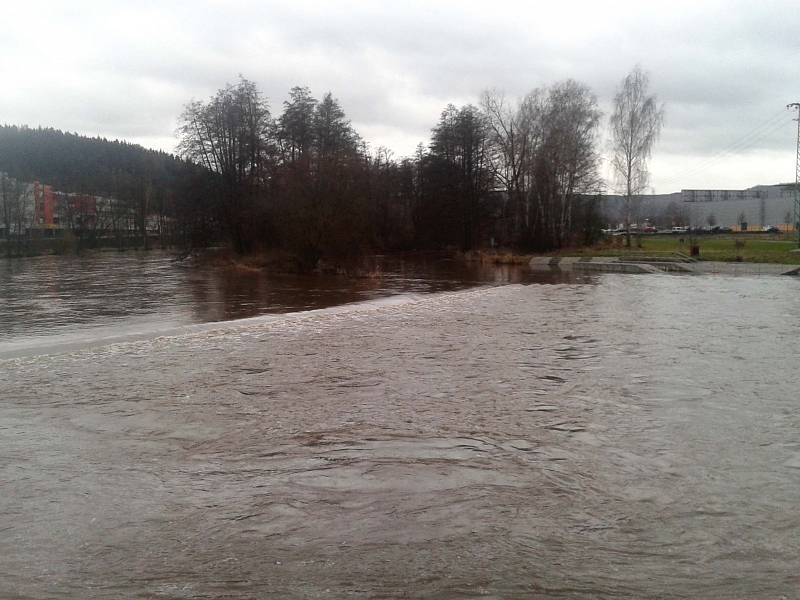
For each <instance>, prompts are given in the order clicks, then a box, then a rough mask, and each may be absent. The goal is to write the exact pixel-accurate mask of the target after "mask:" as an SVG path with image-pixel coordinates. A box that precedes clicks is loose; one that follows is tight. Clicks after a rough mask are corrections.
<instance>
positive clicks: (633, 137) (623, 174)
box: [611, 65, 664, 247]
mask: <svg viewBox="0 0 800 600" xmlns="http://www.w3.org/2000/svg"><path fill="white" fill-rule="evenodd" d="M649 87H650V78H649V77H648V75H647V73H645V72H644V71H642V68H641V67H640V66H639V65H637V66H636V67H634V68H633V70H632V71H631V72H630V73H629V74H628V75H627V76H626V77H625V79H623V80H622V83H621V84H620V87H619V89H618V90H617V93H616V95H615V96H614V112H613V113H612V115H611V143H612V150H613V156H612V161H611V164H612V166H613V168H614V174H615V176H616V179H617V182H618V183H619V185H620V191H621V192H622V193H623V194H624V196H625V229H626V230H627V234H626V236H625V237H626V244H627V246H629V247H630V245H631V233H630V230H631V212H632V209H633V203H634V200H635V198H637V197H638V196H639V195H640V194H641V193H642V192H643V191H644V190H645V189H646V188H647V184H648V179H649V172H648V169H647V160H648V159H649V158H650V154H651V152H652V150H653V145H654V144H655V142H656V140H657V139H658V136H659V134H660V133H661V126H662V124H663V122H664V108H663V106H662V105H659V104H658V100H657V98H656V96H654V95H651V94H650V93H649Z"/></svg>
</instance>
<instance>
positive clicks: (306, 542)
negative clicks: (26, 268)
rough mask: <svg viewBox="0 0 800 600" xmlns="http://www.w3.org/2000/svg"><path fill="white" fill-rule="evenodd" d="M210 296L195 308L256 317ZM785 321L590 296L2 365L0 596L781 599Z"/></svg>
mask: <svg viewBox="0 0 800 600" xmlns="http://www.w3.org/2000/svg"><path fill="white" fill-rule="evenodd" d="M192 276H193V277H196V276H197V275H196V274H192ZM398 278H402V279H405V280H406V281H408V280H410V279H412V276H410V275H409V273H404V274H399V275H398ZM203 281H206V280H203ZM438 281H441V279H439V280H438ZM461 281H463V279H462V280H461ZM251 282H252V280H251ZM252 285H255V288H254V289H259V290H263V291H262V292H259V293H267V292H266V290H269V289H270V287H269V285H267V286H266V287H264V288H262V287H261V286H262V285H263V284H262V283H257V284H252ZM363 285H364V286H365V287H364V288H363V289H362V290H361V291H359V292H357V293H355V294H356V295H360V297H362V298H363V297H364V295H370V294H374V293H376V292H375V291H374V289H371V288H370V287H369V286H370V285H374V284H373V283H371V282H363ZM420 285H422V284H420ZM444 285H445V287H447V285H449V284H444ZM463 285H464V284H463V283H462V284H458V285H454V287H461V286H463ZM156 287H158V286H156ZM220 287H225V286H219V285H216V284H215V285H208V286H205V285H200V286H197V285H195V286H193V287H192V289H193V290H201V292H199V293H201V294H204V295H201V296H200V299H193V300H192V302H191V304H192V305H194V306H198V305H200V306H206V307H207V306H220V307H222V306H225V305H227V306H239V305H240V304H241V301H240V300H236V298H239V299H242V298H246V297H253V296H252V295H250V296H248V294H252V293H253V290H252V289H250V290H241V289H240V290H239V291H238V292H235V293H233V292H232V293H231V294H230V295H229V296H227V299H226V296H224V295H222V294H221V293H218V292H216V291H215V292H214V293H212V291H213V290H219V289H220ZM286 287H291V285H289V284H288V282H287V285H286ZM334 287H335V286H334ZM308 288H309V286H306V288H304V289H308ZM313 289H318V290H324V289H325V284H324V283H322V280H320V282H318V283H315V284H314V286H313ZM799 292H800V285H798V282H797V281H796V280H793V279H789V278H762V279H748V278H738V279H734V278H725V277H719V278H715V279H711V278H703V277H691V278H675V277H671V276H667V275H664V276H629V275H605V276H601V277H598V278H596V279H594V280H592V281H591V284H589V285H586V284H582V283H580V282H576V281H572V282H562V283H558V284H555V285H507V286H497V287H488V286H485V287H481V288H477V289H466V290H465V289H461V290H458V291H450V292H446V293H440V294H430V295H420V296H416V297H413V298H411V299H406V300H403V301H398V302H394V303H366V304H359V305H356V306H349V307H340V308H338V309H328V310H323V311H317V312H305V313H294V314H287V315H280V316H277V317H276V318H273V319H259V320H256V321H251V322H241V321H240V322H233V323H229V324H226V325H222V326H220V327H219V328H218V329H216V330H214V331H200V332H184V333H182V334H180V335H177V336H175V337H160V338H149V339H143V340H137V341H131V342H127V343H120V344H114V345H109V346H105V347H99V346H96V347H93V348H90V349H86V350H82V351H76V352H74V353H72V354H60V355H51V356H27V357H23V358H18V359H14V360H6V361H0V391H2V394H3V401H2V402H0V481H2V482H3V487H2V494H0V532H2V535H1V536H0V597H22V598H64V597H69V598H84V597H92V598H129V597H141V598H169V599H178V598H218V597H234V598H265V597H268V598H282V599H283V598H292V599H293V598H298V599H299V598H343V597H354V598H393V597H410V598H453V599H455V598H469V597H493V598H580V599H587V600H588V599H590V598H592V599H594V598H609V599H610V598H685V599H695V598H708V599H718V598H726V599H727V598H737V599H742V600H744V599H752V598H770V599H777V598H794V597H796V594H797V590H798V589H800V576H798V573H800V560H799V559H798V557H800V536H798V535H797V532H798V531H800V511H798V509H797V498H798V495H799V494H800V443H798V440H797V431H798V429H800V416H798V411H797V400H796V389H795V388H796V383H795V379H796V378H795V377H794V375H795V373H796V368H797V360H796V352H795V351H794V349H795V346H796V340H797V339H798V337H800V293H799ZM324 293H327V292H320V295H323V294H324ZM258 297H259V298H263V296H258ZM261 301H262V300H259V301H258V303H260V302H261ZM258 303H257V304H258ZM215 314H218V313H215ZM243 314H248V313H243Z"/></svg>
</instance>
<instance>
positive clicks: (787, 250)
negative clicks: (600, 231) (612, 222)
mask: <svg viewBox="0 0 800 600" xmlns="http://www.w3.org/2000/svg"><path fill="white" fill-rule="evenodd" d="M641 239H642V247H641V248H638V247H637V246H636V241H635V238H634V239H632V240H631V242H632V246H633V247H632V248H631V250H630V251H631V252H636V253H641V252H645V253H647V252H652V253H667V252H683V253H685V254H689V250H690V237H689V236H688V235H686V234H683V235H678V234H671V235H643V236H642V238H641ZM693 239H694V244H696V245H697V246H699V247H700V257H699V258H700V259H701V260H720V261H735V260H736V259H737V256H741V259H740V260H742V261H744V262H761V263H784V264H800V252H794V253H792V252H791V250H793V249H795V248H797V238H795V237H793V236H792V237H789V236H785V235H782V234H727V235H725V234H723V235H697V236H695V237H694V238H693ZM737 242H739V243H740V244H741V246H740V247H738V248H737ZM624 243H625V238H624V237H623V236H618V237H609V238H607V239H606V240H605V241H604V242H602V243H601V244H598V245H597V246H593V247H590V248H576V249H565V250H563V251H562V252H561V253H560V254H561V255H562V256H575V255H582V256H622V255H625V254H627V253H628V252H629V251H628V250H627V249H626V248H625V247H624Z"/></svg>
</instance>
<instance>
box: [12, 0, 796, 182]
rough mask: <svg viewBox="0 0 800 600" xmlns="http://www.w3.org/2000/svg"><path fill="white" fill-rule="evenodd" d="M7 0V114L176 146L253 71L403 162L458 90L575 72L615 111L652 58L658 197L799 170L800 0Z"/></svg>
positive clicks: (516, 90) (520, 88) (524, 85)
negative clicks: (204, 110)
mask: <svg viewBox="0 0 800 600" xmlns="http://www.w3.org/2000/svg"><path fill="white" fill-rule="evenodd" d="M3 4H4V7H3V10H2V19H3V26H2V35H0V122H4V123H9V124H28V125H31V126H36V125H43V126H52V127H56V128H59V129H64V130H69V131H76V132H78V133H81V134H86V135H100V136H104V137H107V138H120V139H125V140H129V141H133V142H136V143H140V144H142V145H144V146H147V147H152V148H160V149H163V150H167V151H173V150H174V148H175V144H176V140H175V137H174V131H175V127H176V120H177V117H178V115H179V114H180V112H181V108H182V106H183V104H185V103H186V102H187V101H189V100H191V99H193V98H197V99H205V98H207V97H208V96H210V95H211V94H213V93H214V92H215V91H216V90H217V89H218V88H219V87H222V86H223V85H224V84H225V83H226V82H233V81H235V80H236V78H237V75H238V74H239V73H241V74H242V75H244V76H245V77H247V78H248V79H252V80H254V81H255V82H256V83H257V84H258V86H259V88H260V89H261V90H262V91H263V92H264V94H265V95H266V96H267V97H268V98H269V101H270V105H271V108H272V110H273V113H275V114H277V113H280V110H281V104H282V102H283V101H284V100H285V99H286V96H287V92H288V90H289V88H291V87H292V86H294V85H307V86H309V87H310V88H311V89H312V91H313V92H314V94H315V95H316V96H317V97H321V96H322V95H323V93H324V92H326V91H329V90H330V91H331V92H333V94H334V96H336V97H337V98H339V100H340V102H341V104H342V106H343V108H344V109H345V111H346V113H347V115H348V117H349V118H350V119H351V120H352V121H353V124H354V126H355V128H356V129H357V131H358V132H359V133H360V134H361V135H362V137H363V138H364V139H365V140H367V141H368V142H369V143H370V145H371V146H373V147H375V146H379V145H385V146H388V147H389V148H391V149H392V150H393V151H394V153H395V155H396V156H398V157H399V156H404V155H409V154H411V153H412V152H413V149H414V147H415V146H416V145H417V143H419V142H423V143H427V142H428V139H429V134H430V129H431V127H432V126H433V125H434V124H435V123H436V121H437V119H438V117H439V114H440V112H441V110H442V108H444V106H445V105H446V104H447V103H448V102H453V103H455V104H464V103H468V102H472V103H477V102H478V100H479V97H480V94H481V92H482V91H483V90H484V89H487V88H497V89H500V90H504V91H505V93H506V95H508V96H512V97H513V96H520V95H523V94H525V93H526V92H528V91H529V90H531V89H533V88H535V87H538V86H542V85H547V84H550V83H553V82H556V81H559V80H562V79H567V78H572V79H577V80H579V81H582V82H584V83H586V84H588V85H589V86H590V87H591V88H592V89H593V90H594V92H595V93H596V94H597V96H598V100H599V102H600V105H601V107H602V108H603V110H604V111H605V113H606V117H607V116H608V113H609V112H610V108H611V105H610V103H611V99H612V98H613V95H614V91H615V89H616V87H617V86H618V85H619V82H620V80H621V79H622V78H623V77H624V76H625V74H626V73H627V72H628V71H630V69H631V68H632V67H633V66H634V65H635V64H637V63H638V64H641V65H642V67H643V68H644V69H645V70H646V71H648V72H649V73H650V77H651V89H652V92H653V93H655V94H656V95H657V96H658V98H659V99H660V100H661V101H663V103H664V105H665V109H666V122H665V126H664V130H663V133H662V136H661V139H660V140H659V142H658V144H657V146H656V147H655V150H654V153H653V158H652V160H651V183H652V186H653V188H654V189H655V191H656V192H658V193H662V192H670V191H676V190H679V189H681V188H740V187H748V186H751V185H755V184H759V183H776V182H779V181H780V182H785V181H790V180H793V179H794V160H795V152H794V151H795V135H796V125H795V124H794V123H793V122H792V113H791V112H790V111H788V110H787V109H786V108H785V107H786V104H787V103H789V102H796V101H800V33H798V32H800V6H798V2H797V0H786V1H774V2H770V1H769V0H761V1H760V2H755V1H742V2H734V1H724V2H723V1H720V2H705V1H700V0H694V1H693V2H683V1H680V0H678V1H676V0H672V1H670V2H663V3H661V2H649V1H641V2H602V3H601V2H597V1H595V2H571V1H566V0H558V1H553V2H547V3H545V2H534V1H531V2H520V3H514V2H504V1H501V0H494V1H492V2H486V1H484V2H475V3H471V2H465V1H460V2H452V3H451V2H435V1H434V0H428V1H422V2H416V1H414V0H404V1H403V2H397V1H394V2H379V1H377V0H372V1H371V2H367V1H365V2H345V1H341V0H337V1H336V2H333V1H330V2H328V1H318V2H310V1H309V2H303V1H297V0H293V1H291V2H290V1H288V0H287V1H284V2H268V1H252V2H250V1H241V2H236V1H222V0H218V1H201V0H193V1H186V2H169V1H166V0H162V1H159V2H147V1H143V0H137V1H118V0H104V1H97V2H88V1H87V2H81V1H71V2H61V1H52V2H37V1H31V0H25V1H19V2H12V1H10V0H9V1H8V2H4V3H3ZM601 4H602V6H600V5H601ZM605 126H606V121H604V129H605ZM604 172H606V173H607V174H610V173H609V172H608V169H607V168H604Z"/></svg>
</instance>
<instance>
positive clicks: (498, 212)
mask: <svg viewBox="0 0 800 600" xmlns="http://www.w3.org/2000/svg"><path fill="white" fill-rule="evenodd" d="M600 117H601V113H600V111H599V110H598V107H597V101H596V98H595V96H594V95H593V94H592V93H591V91H590V90H589V89H588V88H587V87H586V86H584V85H582V84H580V83H577V82H574V81H571V80H568V81H565V82H562V83H558V84H555V85H553V86H550V87H546V88H539V89H536V90H534V91H532V92H531V93H530V94H528V95H527V96H525V97H524V98H523V99H521V100H519V101H515V102H513V103H512V102H510V101H508V100H507V99H505V98H504V97H503V96H502V94H499V93H494V92H487V93H486V94H484V96H483V98H482V99H481V102H480V106H474V105H466V106H462V107H456V106H453V105H448V106H447V107H446V108H445V109H444V110H443V111H442V113H441V117H440V119H439V121H438V123H436V124H435V125H434V127H433V128H432V135H431V140H430V142H429V143H428V145H427V146H423V145H422V144H420V145H419V146H418V148H417V151H416V153H415V154H414V156H412V157H406V158H400V159H397V158H395V157H394V156H393V155H392V153H391V151H389V150H388V149H386V148H374V149H373V148H370V147H369V146H368V145H367V144H366V143H365V142H364V141H363V140H362V138H361V137H360V136H359V135H358V133H357V132H356V131H355V130H354V128H353V126H352V125H351V123H350V121H349V120H348V119H347V117H346V115H345V113H344V110H343V109H342V107H341V106H340V104H339V102H338V101H337V100H336V99H335V98H334V97H333V96H332V95H331V94H330V93H327V94H325V95H324V96H323V97H322V99H317V98H315V97H314V96H313V95H312V93H311V91H310V90H309V89H308V88H305V87H295V88H292V90H291V91H290V92H289V98H288V100H286V101H285V102H284V103H283V106H282V111H281V113H280V114H279V115H275V116H274V115H273V114H272V112H271V110H270V107H269V105H268V103H267V101H266V99H265V98H264V97H263V95H262V94H261V93H260V92H259V90H258V89H257V87H256V85H255V84H254V83H253V82H251V81H248V80H246V79H243V78H241V79H240V80H239V81H238V82H237V83H236V84H233V85H227V86H226V87H224V88H223V89H220V90H219V91H218V92H217V93H216V94H215V95H214V96H213V97H211V98H210V99H208V100H207V101H194V102H190V103H189V104H187V105H186V106H185V109H184V111H183V113H182V115H181V116H180V121H179V123H180V125H179V140H178V144H177V154H178V156H173V155H171V154H167V153H164V152H159V151H153V150H147V149H145V148H142V147H141V146H138V145H133V144H128V143H125V142H119V141H108V140H105V139H100V138H87V137H83V136H80V135H77V134H71V133H64V132H61V131H59V130H55V129H49V128H48V129H42V128H37V129H33V128H27V127H16V126H0V171H2V172H5V173H6V174H7V175H8V176H10V177H13V178H16V179H17V180H20V181H27V182H30V181H33V180H39V181H41V182H44V183H47V184H49V185H52V186H54V187H55V188H57V189H59V190H63V191H68V192H79V193H88V194H93V195H101V196H108V197H114V198H117V199H119V200H120V201H123V202H126V203H129V205H130V206H131V209H132V210H134V211H136V212H138V213H141V214H142V215H143V216H144V215H145V214H157V215H159V217H161V218H162V219H167V220H169V221H170V222H171V223H172V224H173V226H172V228H171V230H172V231H173V234H174V236H175V238H176V239H175V240H174V241H175V242H176V243H180V244H182V245H184V246H187V247H200V246H205V245H209V244H219V243H227V244H229V245H230V246H231V247H232V248H233V249H234V250H236V251H237V252H241V253H248V252H254V251H260V250H265V249H270V248H280V249H285V250H288V251H290V252H292V253H294V254H295V255H296V256H297V257H299V258H300V259H301V260H302V261H303V262H304V263H305V264H308V265H311V264H314V263H315V262H316V261H317V260H318V259H320V258H322V257H330V258H336V257H345V256H354V255H359V254H364V253H368V252H376V251H394V250H410V249H442V248H453V249H455V248H458V249H462V250H471V249H475V248H478V247H484V246H489V245H502V246H505V247H515V248H519V249H537V250H543V249H552V248H558V247H561V246H563V245H565V244H573V243H587V242H591V241H592V240H593V238H594V236H595V235H596V233H597V231H598V230H599V220H598V218H597V215H596V210H595V206H596V202H595V198H596V196H597V194H598V193H599V190H600V188H601V180H600V177H599V176H598V164H599V157H598V153H597V150H596V144H597V133H598V128H599V123H600ZM142 222H144V219H142Z"/></svg>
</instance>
